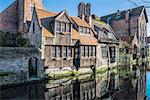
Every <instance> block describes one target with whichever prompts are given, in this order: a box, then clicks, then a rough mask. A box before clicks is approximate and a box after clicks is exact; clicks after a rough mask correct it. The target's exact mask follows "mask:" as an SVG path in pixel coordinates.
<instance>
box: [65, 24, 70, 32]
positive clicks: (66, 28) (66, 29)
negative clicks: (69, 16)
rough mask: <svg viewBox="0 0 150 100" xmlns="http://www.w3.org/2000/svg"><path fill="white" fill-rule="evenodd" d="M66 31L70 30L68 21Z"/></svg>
mask: <svg viewBox="0 0 150 100" xmlns="http://www.w3.org/2000/svg"><path fill="white" fill-rule="evenodd" d="M66 32H70V24H69V23H66Z"/></svg>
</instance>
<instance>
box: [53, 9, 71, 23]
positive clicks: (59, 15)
mask: <svg viewBox="0 0 150 100" xmlns="http://www.w3.org/2000/svg"><path fill="white" fill-rule="evenodd" d="M63 14H65V15H66V17H67V18H68V19H69V21H70V22H71V23H73V22H72V19H71V18H70V17H69V15H68V13H67V12H66V11H65V10H64V11H62V12H60V13H59V14H57V16H56V17H55V20H57V19H59V18H60V17H61V16H62V15H63Z"/></svg>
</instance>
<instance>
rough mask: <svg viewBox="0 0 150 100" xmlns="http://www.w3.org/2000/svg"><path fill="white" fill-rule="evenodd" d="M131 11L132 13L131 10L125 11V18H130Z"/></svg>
mask: <svg viewBox="0 0 150 100" xmlns="http://www.w3.org/2000/svg"><path fill="white" fill-rule="evenodd" d="M129 13H130V11H129V10H127V11H125V20H127V21H128V20H129Z"/></svg>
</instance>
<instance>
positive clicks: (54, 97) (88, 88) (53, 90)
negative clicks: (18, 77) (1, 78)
mask: <svg viewBox="0 0 150 100" xmlns="http://www.w3.org/2000/svg"><path fill="white" fill-rule="evenodd" d="M145 66H146V64H145V63H142V65H140V66H139V65H133V66H122V67H121V68H117V69H113V70H109V71H107V72H104V73H101V74H97V75H82V76H78V77H68V78H63V79H60V80H49V81H47V82H43V83H36V84H30V85H25V86H19V87H14V88H8V89H1V95H0V96H1V98H2V100H9V99H13V100H103V99H105V100H144V98H145V81H146V74H145Z"/></svg>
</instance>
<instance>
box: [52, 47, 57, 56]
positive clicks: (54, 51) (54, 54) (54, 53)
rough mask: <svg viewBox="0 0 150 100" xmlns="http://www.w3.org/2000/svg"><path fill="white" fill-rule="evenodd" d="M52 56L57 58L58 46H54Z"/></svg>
mask: <svg viewBox="0 0 150 100" xmlns="http://www.w3.org/2000/svg"><path fill="white" fill-rule="evenodd" d="M52 58H56V47H55V46H54V47H52Z"/></svg>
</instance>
